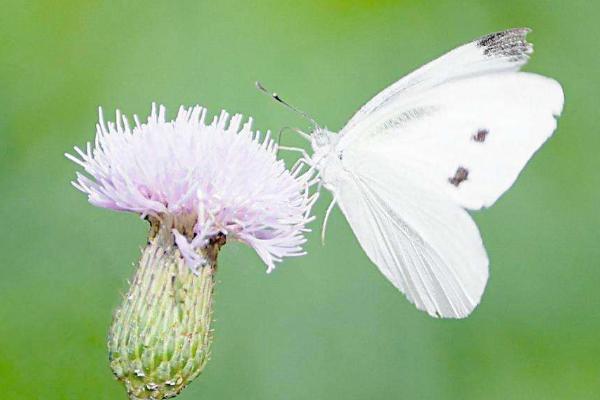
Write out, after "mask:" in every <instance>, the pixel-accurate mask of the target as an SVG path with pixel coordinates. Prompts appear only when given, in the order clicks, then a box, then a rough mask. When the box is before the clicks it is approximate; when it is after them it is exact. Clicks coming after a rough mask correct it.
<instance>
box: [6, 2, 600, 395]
mask: <svg viewBox="0 0 600 400" xmlns="http://www.w3.org/2000/svg"><path fill="white" fill-rule="evenodd" d="M1 5H2V7H1V9H2V11H1V14H0V60H1V62H0V195H1V197H0V221H1V222H0V224H1V227H2V230H1V237H0V272H1V275H0V397H1V398H2V399H3V400H7V399H44V400H46V399H48V400H53V399H125V398H126V396H125V392H124V390H123V389H122V388H121V387H120V384H118V383H117V382H116V381H114V380H113V378H112V374H111V372H110V369H109V367H108V362H107V351H106V344H105V340H106V333H107V330H108V326H109V324H110V321H111V316H112V311H113V309H114V308H115V307H116V306H117V304H118V303H119V301H120V297H121V295H122V293H124V291H125V290H126V287H127V279H129V278H130V277H131V275H132V273H133V268H132V264H133V263H134V262H136V260H137V257H138V255H139V249H140V246H141V245H143V244H144V243H145V237H146V233H147V225H146V223H144V222H142V221H140V220H139V218H137V217H136V216H134V215H131V214H119V213H115V212H111V211H108V210H103V209H98V208H94V207H92V206H90V205H89V204H88V203H87V202H86V199H85V197H84V196H83V195H82V194H80V193H78V192H76V191H75V189H73V188H72V187H71V186H70V184H69V181H70V179H72V178H73V176H74V171H75V165H74V164H72V163H70V162H68V161H67V160H66V159H65V158H64V157H63V155H62V154H63V152H65V151H69V150H70V148H71V146H72V145H75V144H77V145H83V144H85V142H86V141H88V140H91V139H93V137H94V132H95V129H94V126H95V122H96V120H97V107H98V106H99V105H101V106H103V107H105V110H106V115H109V116H112V115H113V112H114V109H115V108H116V107H118V108H120V109H121V110H123V111H124V112H125V113H127V114H133V113H138V114H140V115H141V116H142V117H144V118H145V116H146V115H147V114H148V112H149V109H150V104H151V102H152V101H158V102H161V103H164V104H165V105H167V106H168V108H169V110H170V115H171V116H173V115H174V113H175V110H176V107H178V106H179V105H180V104H185V105H192V104H196V103H200V104H203V105H205V106H207V107H209V109H210V110H211V111H213V112H218V111H219V110H220V109H221V108H226V109H227V110H229V111H231V112H243V113H245V114H249V115H252V116H253V117H255V120H256V127H257V128H259V129H261V130H266V129H267V128H270V129H273V130H275V131H276V130H278V129H279V128H281V127H282V126H285V125H296V126H300V127H302V128H308V127H307V126H306V123H305V122H304V121H302V120H301V119H299V118H298V117H297V116H296V115H293V114H292V113H290V112H289V111H287V110H285V109H284V108H283V107H280V106H278V105H277V104H274V103H273V102H271V101H270V100H269V99H267V98H266V97H264V96H263V95H262V94H260V93H259V92H258V91H256V90H255V88H254V86H253V82H254V81H255V80H257V79H260V80H262V81H263V83H264V84H265V85H267V86H268V87H270V88H273V89H275V90H277V91H278V92H280V93H281V94H282V95H283V96H284V97H285V98H287V99H288V100H289V101H290V102H292V103H293V104H295V105H297V106H298V107H300V108H303V109H305V110H306V111H308V112H309V113H311V114H312V115H313V116H314V117H315V118H316V119H317V120H318V121H319V122H320V123H321V124H324V125H326V126H328V127H329V128H330V129H332V130H338V129H340V128H341V127H342V126H343V124H344V122H345V121H346V120H347V119H348V118H349V117H350V115H351V114H352V113H353V112H354V111H355V109H357V108H358V107H359V106H360V105H361V104H362V103H364V102H365V101H366V100H368V99H369V98H370V97H371V96H372V95H373V94H375V93H376V92H377V91H378V90H380V89H382V88H383V87H385V86H387V85H388V84H390V83H392V82H393V81H395V80H396V79H397V78H399V77H401V76H402V75H404V74H405V73H407V72H409V71H410V70H412V69H414V68H416V67H418V66H419V65H421V64H423V63H424V62H426V61H429V60H431V59H432V58H434V57H436V56H438V55H440V54H442V53H443V52H445V51H447V50H450V49H451V48H453V47H455V46H457V45H459V44H461V43H463V42H466V41H469V40H471V39H474V38H476V37H478V36H481V35H483V34H486V33H489V32H493V31H497V30H501V29H504V28H508V27H518V26H529V27H531V28H533V30H534V31H533V33H532V34H531V35H530V36H529V39H530V40H531V41H532V42H533V43H534V44H535V47H536V53H535V55H534V57H533V58H532V60H531V62H530V63H529V65H528V66H527V67H526V69H527V70H529V71H535V72H539V73H541V74H544V75H548V76H551V77H554V78H556V79H557V80H559V81H560V82H561V83H562V84H563V86H564V90H565V96H566V105H565V110H564V114H563V117H562V118H561V119H560V121H559V128H558V131H557V133H556V135H555V136H554V137H553V138H552V139H551V140H549V142H548V143H547V144H546V145H545V146H544V148H543V150H542V151H540V153H539V154H538V155H536V156H535V157H534V159H533V161H532V162H531V163H530V164H529V165H528V167H527V168H526V170H525V171H524V173H523V174H522V176H521V177H520V179H519V180H518V182H517V184H516V185H515V186H514V188H513V189H512V190H511V191H509V193H507V194H506V195H505V196H504V197H503V198H502V199H501V200H500V201H499V202H498V203H497V204H496V205H495V206H494V207H493V208H491V209H489V210H486V211H483V212H480V213H476V214H475V219H476V220H477V222H478V224H479V227H480V229H481V232H482V235H483V237H484V239H485V243H486V247H487V250H488V252H489V256H490V259H491V278H490V281H489V285H488V288H487V291H486V293H485V295H484V298H483V302H482V304H481V306H480V307H479V308H478V309H477V310H476V311H475V313H474V314H473V315H472V316H471V317H470V318H468V319H467V320H463V321H442V320H435V319H431V318H429V317H428V316H426V315H425V314H424V313H421V312H418V311H417V310H416V309H415V308H414V307H413V306H412V305H410V304H409V303H408V302H407V301H406V300H405V298H404V296H402V295H401V294H400V293H398V292H397V291H396V290H395V289H394V288H393V287H392V286H391V285H390V284H389V283H388V282H387V281H386V280H385V279H383V278H382V276H380V274H379V273H378V272H377V270H376V268H375V267H373V266H372V265H371V263H370V262H369V260H368V259H367V257H366V256H365V255H364V254H363V252H362V251H361V249H360V248H359V247H358V244H357V242H356V240H355V239H354V237H353V235H352V233H351V231H350V229H349V227H348V225H347V223H346V222H345V220H344V218H343V216H342V215H341V213H340V212H339V211H338V210H336V211H335V212H334V213H333V215H332V219H331V221H330V227H329V231H328V235H327V243H326V245H325V246H324V247H323V246H321V244H320V240H319V237H318V236H319V235H318V232H317V231H318V230H319V229H320V225H321V218H319V219H318V220H317V221H315V222H314V223H313V224H312V227H313V228H314V230H315V232H313V233H311V234H310V237H309V243H308V245H307V250H308V252H309V255H308V256H306V257H302V258H297V259H290V260H287V261H286V262H284V263H283V264H281V265H280V267H279V268H278V269H277V270H276V271H275V272H274V273H273V274H271V275H266V274H265V272H264V271H265V267H264V265H262V264H261V262H260V260H259V259H258V257H257V256H256V255H255V254H254V253H253V252H252V251H251V250H250V249H249V248H247V247H244V246H243V245H240V244H235V243H234V244H228V245H227V246H226V247H225V249H224V251H223V253H222V256H221V258H220V265H221V268H220V270H219V276H218V277H219V280H220V283H219V286H218V289H217V294H216V296H217V297H216V310H215V316H216V322H215V329H216V336H215V342H214V347H213V357H212V361H211V362H210V363H209V365H208V367H207V369H206V370H205V372H204V373H203V374H202V375H201V376H200V378H198V379H197V380H196V381H195V382H194V383H193V384H192V385H191V386H190V387H189V388H188V389H187V390H185V391H184V392H183V394H182V395H181V397H180V398H181V399H182V400H184V399H231V398H239V399H338V398H339V399H365V398H369V399H396V398H398V399H400V398H402V399H597V398H600V363H599V362H598V360H599V357H600V340H598V332H599V331H600V294H599V292H598V290H599V283H600V268H599V267H600V261H599V260H600V246H599V243H598V238H599V237H598V236H599V235H598V232H599V230H600V213H599V212H598V205H599V204H600V170H599V169H600V152H599V149H600V132H599V131H600V125H599V123H598V107H599V105H600V103H599V101H598V96H600V80H599V78H598V74H599V73H600V51H599V50H600V49H599V47H598V39H599V38H600V25H599V24H598V22H597V20H598V17H600V3H598V2H592V1H571V2H566V1H558V0H557V1H525V2H524V1H502V2H497V1H453V2H443V1H437V2H419V1H408V0H406V1H341V0H340V1H330V0H319V1H303V2H298V1H258V2H254V1H247V2H239V1H219V2H216V1H215V2H208V1H169V2H166V1H165V2H154V1H126V2H113V1H110V2H109V1H74V0H62V1H56V0H53V1H50V0H47V1H39V0H38V1H13V0H3V1H2V3H1ZM111 118H112V117H111ZM284 140H285V142H286V144H288V145H300V144H301V142H300V141H299V140H297V138H295V137H293V135H289V136H287V137H284ZM289 160H290V161H291V160H292V157H291V155H290V158H289ZM328 199H329V197H328V196H324V197H323V198H322V199H321V200H320V202H319V204H318V206H317V208H316V210H315V212H316V214H317V215H319V216H322V215H323V213H324V209H325V207H326V205H327V204H328V201H327V200H328Z"/></svg>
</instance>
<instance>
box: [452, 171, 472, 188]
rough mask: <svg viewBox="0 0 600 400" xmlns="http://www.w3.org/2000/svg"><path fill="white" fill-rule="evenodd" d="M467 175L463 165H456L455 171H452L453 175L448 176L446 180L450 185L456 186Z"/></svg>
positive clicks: (465, 178)
mask: <svg viewBox="0 0 600 400" xmlns="http://www.w3.org/2000/svg"><path fill="white" fill-rule="evenodd" d="M468 176H469V170H468V169H466V168H464V167H458V168H457V169H456V172H455V173H454V176H453V177H451V178H448V182H450V183H451V184H452V185H454V186H456V187H458V185H460V184H461V183H462V182H464V181H466V180H467V178H468Z"/></svg>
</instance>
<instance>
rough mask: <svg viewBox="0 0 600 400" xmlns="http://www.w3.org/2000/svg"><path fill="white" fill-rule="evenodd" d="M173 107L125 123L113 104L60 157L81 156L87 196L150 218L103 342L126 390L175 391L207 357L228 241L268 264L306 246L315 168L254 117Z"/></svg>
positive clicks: (157, 394) (149, 394)
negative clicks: (286, 159) (292, 162)
mask: <svg viewBox="0 0 600 400" xmlns="http://www.w3.org/2000/svg"><path fill="white" fill-rule="evenodd" d="M206 113H207V112H206V109H205V108H202V107H200V106H195V107H192V108H190V109H186V108H183V107H182V108H180V109H179V113H178V114H177V117H176V119H175V120H173V121H167V120H166V117H165V108H164V107H162V106H161V107H159V108H158V109H157V107H156V106H155V105H153V107H152V113H151V114H150V117H149V118H148V121H147V122H146V123H141V122H140V121H139V119H138V118H137V117H134V121H135V125H134V126H133V128H132V127H131V126H130V124H129V122H128V120H127V118H126V117H125V116H123V115H121V113H120V112H119V111H117V114H116V123H111V122H109V123H108V124H105V122H104V118H103V116H102V110H100V121H99V123H98V125H97V133H96V139H95V142H94V143H93V144H92V143H88V144H87V147H86V149H85V151H83V150H81V149H79V148H78V147H75V152H76V155H75V156H74V155H71V154H66V157H67V158H69V159H70V160H72V161H73V162H75V163H77V164H78V165H80V166H81V167H82V168H83V170H84V173H81V172H77V179H76V180H75V181H74V182H73V185H74V186H75V187H76V188H77V189H79V190H80V191H82V192H84V193H86V194H87V195H88V199H89V201H90V203H92V204H93V205H95V206H98V207H104V208H109V209H113V210H117V211H130V212H134V213H137V214H139V215H141V216H142V217H143V218H145V219H147V220H148V221H149V222H150V233H149V238H148V245H147V246H146V247H145V248H144V249H143V251H142V256H141V258H140V261H139V267H138V268H137V271H136V273H135V276H134V279H133V283H132V285H131V287H130V288H129V291H128V293H127V295H126V296H125V297H124V300H123V304H122V305H121V306H120V307H119V308H118V309H117V311H116V313H115V317H114V321H113V324H112V327H111V329H110V334H109V340H108V347H109V358H110V362H111V368H112V369H113V372H114V374H115V376H116V377H117V379H119V380H120V381H122V382H123V383H124V384H125V385H126V388H127V391H128V393H129V396H130V398H131V399H163V398H168V397H173V396H176V395H177V394H178V393H179V392H180V391H181V390H182V389H183V388H184V387H185V386H186V385H187V384H189V383H190V382H191V381H192V380H193V379H194V378H195V377H196V376H197V375H198V374H199V373H200V372H201V371H202V369H203V368H204V366H205V364H206V362H207V360H208V355H209V347H210V343H211V335H212V333H211V332H212V331H211V329H210V323H211V318H212V316H211V314H212V292H213V288H214V284H215V272H216V267H217V255H218V252H219V249H220V247H221V246H222V245H224V244H225V242H226V241H228V240H237V241H241V242H243V243H246V244H248V245H250V246H251V247H252V248H254V249H255V250H256V252H257V254H258V255H259V257H260V258H261V259H262V260H263V261H264V263H265V264H266V266H267V272H270V271H272V270H273V268H275V264H276V263H277V262H279V261H281V260H282V259H283V258H284V257H291V256H300V255H303V254H304V253H303V250H302V245H303V244H304V242H305V240H306V239H305V236H304V234H305V232H307V231H308V229H307V227H306V226H307V224H308V223H309V222H310V221H311V220H312V217H311V216H310V210H311V207H312V205H313V204H314V202H315V200H316V195H314V194H313V195H310V194H309V189H310V187H311V185H312V184H314V180H313V179H312V171H306V170H303V169H302V166H301V165H299V166H297V167H295V168H292V169H291V171H289V170H287V169H286V168H285V165H284V163H283V161H281V160H277V157H276V152H277V144H276V143H275V142H274V141H273V140H272V139H271V138H270V135H269V133H268V132H267V134H266V136H265V137H264V138H263V139H261V135H260V133H259V132H253V131H252V130H251V125H252V119H249V120H248V121H247V122H245V123H244V124H243V125H242V116H241V115H235V116H233V117H232V118H231V119H230V118H229V115H228V114H227V113H226V112H225V111H223V112H221V114H220V116H218V117H215V118H214V119H213V120H212V122H211V123H209V124H207V123H205V119H206Z"/></svg>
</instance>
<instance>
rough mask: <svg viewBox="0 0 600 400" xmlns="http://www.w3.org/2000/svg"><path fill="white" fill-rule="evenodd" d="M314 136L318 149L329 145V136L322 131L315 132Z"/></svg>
mask: <svg viewBox="0 0 600 400" xmlns="http://www.w3.org/2000/svg"><path fill="white" fill-rule="evenodd" d="M314 135H315V143H316V144H317V146H318V147H323V146H327V145H328V144H329V136H327V134H326V133H324V132H323V131H317V132H315V133H314Z"/></svg>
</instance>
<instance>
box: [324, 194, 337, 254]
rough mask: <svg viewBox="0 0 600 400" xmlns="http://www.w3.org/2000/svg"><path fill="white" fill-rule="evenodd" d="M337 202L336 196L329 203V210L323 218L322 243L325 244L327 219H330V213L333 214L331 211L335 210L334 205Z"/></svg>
mask: <svg viewBox="0 0 600 400" xmlns="http://www.w3.org/2000/svg"><path fill="white" fill-rule="evenodd" d="M336 202H337V199H336V198H335V196H334V197H333V200H332V201H331V203H330V204H329V207H327V212H325V218H323V229H321V243H322V244H325V229H326V228H327V221H328V220H329V214H331V211H333V207H334V206H335V203H336Z"/></svg>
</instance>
